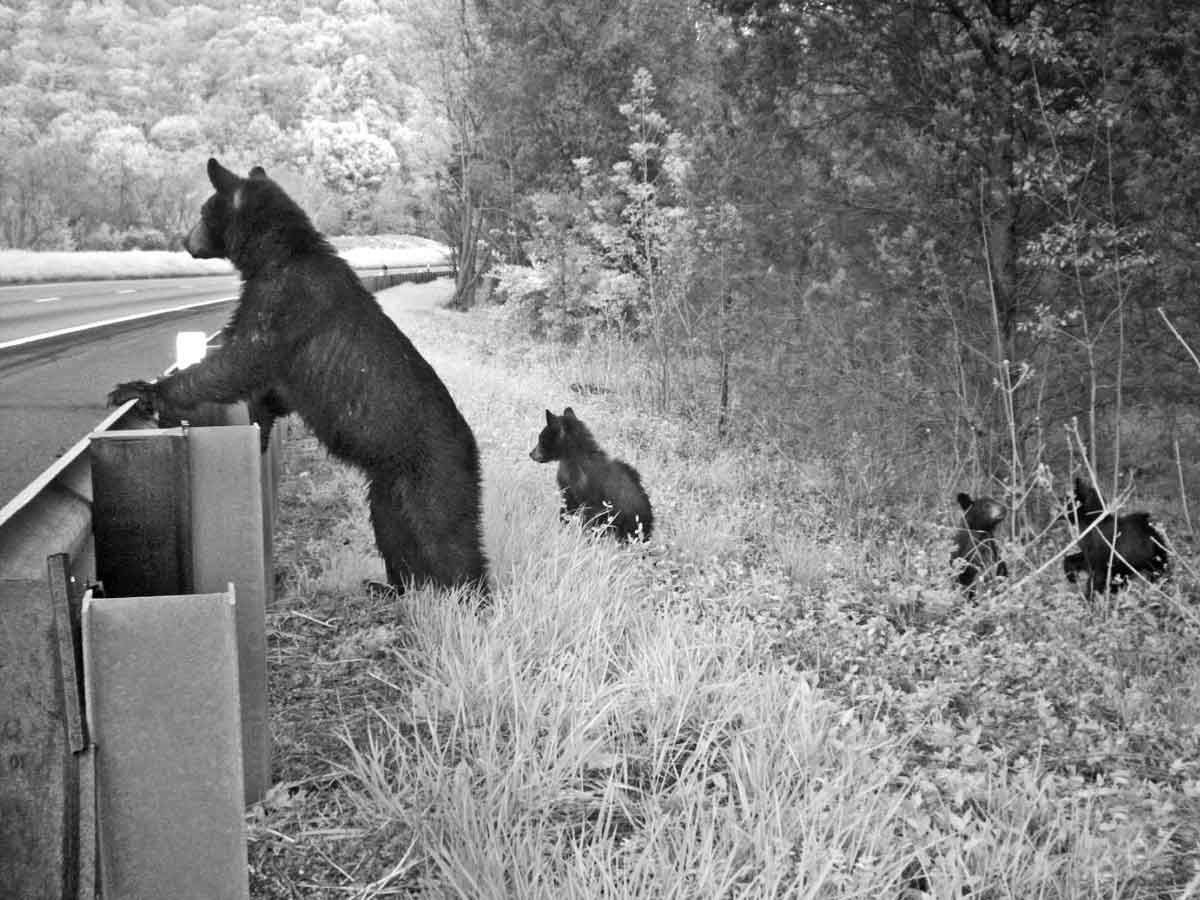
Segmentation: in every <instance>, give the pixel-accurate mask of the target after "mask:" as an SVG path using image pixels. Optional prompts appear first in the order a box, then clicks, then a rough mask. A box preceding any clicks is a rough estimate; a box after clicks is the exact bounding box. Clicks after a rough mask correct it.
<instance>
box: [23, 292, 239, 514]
mask: <svg viewBox="0 0 1200 900" xmlns="http://www.w3.org/2000/svg"><path fill="white" fill-rule="evenodd" d="M236 293H237V279H236V277H234V276H215V277H205V278H176V279H151V280H146V281H128V282H109V281H102V282H72V283H62V284H52V285H32V286H21V287H4V288H0V507H2V506H3V505H4V504H5V503H7V502H8V501H9V500H11V499H12V498H13V496H15V495H16V494H17V493H18V492H19V491H20V490H21V489H22V488H24V487H25V486H26V485H27V484H28V483H29V482H30V481H32V480H33V479H34V478H35V477H36V476H37V475H38V474H40V473H41V472H42V470H44V469H45V468H46V467H47V466H48V465H50V463H52V462H53V461H54V459H55V458H56V457H57V456H59V455H60V454H61V453H62V452H63V451H64V450H66V449H67V448H69V447H71V446H72V445H73V444H74V443H75V442H76V441H78V440H79V439H80V438H82V437H84V436H85V435H87V434H88V432H90V431H91V430H92V428H93V427H94V426H95V425H96V424H97V423H98V422H99V421H100V420H101V419H102V418H104V416H105V415H106V413H107V409H106V407H105V396H106V395H107V394H108V391H109V390H110V389H111V388H112V386H113V385H115V384H116V383H117V382H119V381H128V380H130V379H134V378H151V377H154V376H157V375H160V374H161V373H162V371H163V369H165V368H167V367H168V366H169V365H171V364H172V363H173V362H174V359H175V335H176V333H177V332H180V331H204V332H205V333H211V332H213V331H216V330H218V329H219V328H220V327H221V326H222V325H224V324H225V320H226V319H227V318H228V317H229V314H230V312H231V311H232V309H233V304H232V303H231V302H225V303H216V304H213V305H209V306H204V307H200V308H198V309H195V310H192V311H180V312H173V313H170V314H164V315H161V316H154V317H151V318H148V319H144V320H141V321H133V322H128V323H125V324H122V325H109V326H107V327H103V328H94V329H89V328H88V327H87V326H90V325H95V324H96V323H104V322H111V320H113V319H122V318H125V317H128V316H133V315H138V314H141V313H146V312H152V311H155V310H163V309H178V308H180V307H186V306H188V305H189V304H195V303H202V302H204V301H206V300H216V299H220V298H222V297H224V298H228V299H229V300H232V299H233V298H234V296H235V295H236ZM50 298H57V299H50ZM75 328H82V329H83V330H79V331H75V332H69V331H68V335H67V336H64V337H59V338H58V339H56V340H48V341H36V342H32V343H25V339H27V338H30V337H32V336H34V335H39V334H46V333H54V332H58V331H62V330H69V329H75Z"/></svg>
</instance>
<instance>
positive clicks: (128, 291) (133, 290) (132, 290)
mask: <svg viewBox="0 0 1200 900" xmlns="http://www.w3.org/2000/svg"><path fill="white" fill-rule="evenodd" d="M117 293H118V294H136V293H137V288H125V289H124V290H122V291H117Z"/></svg>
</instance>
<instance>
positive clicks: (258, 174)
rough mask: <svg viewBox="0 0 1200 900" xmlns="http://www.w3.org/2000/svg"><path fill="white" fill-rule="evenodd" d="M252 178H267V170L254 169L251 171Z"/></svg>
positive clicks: (261, 168) (256, 167) (259, 167)
mask: <svg viewBox="0 0 1200 900" xmlns="http://www.w3.org/2000/svg"><path fill="white" fill-rule="evenodd" d="M250 177H251V178H266V177H267V170H266V169H264V168H263V167H262V166H255V167H254V168H253V169H251V170H250Z"/></svg>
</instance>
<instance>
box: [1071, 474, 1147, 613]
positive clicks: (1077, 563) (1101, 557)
mask: <svg viewBox="0 0 1200 900" xmlns="http://www.w3.org/2000/svg"><path fill="white" fill-rule="evenodd" d="M1067 519H1068V520H1069V521H1070V523H1071V525H1072V526H1074V528H1075V529H1076V531H1080V532H1082V531H1086V530H1087V529H1088V527H1089V526H1091V525H1092V523H1093V522H1095V521H1096V520H1097V519H1099V520H1100V521H1099V524H1098V525H1096V527H1095V528H1093V529H1092V530H1091V531H1088V532H1087V534H1084V535H1083V536H1082V537H1081V538H1079V542H1078V546H1079V551H1078V552H1077V553H1072V554H1070V555H1068V556H1066V557H1064V558H1063V571H1064V572H1066V575H1067V580H1068V581H1070V582H1071V583H1072V584H1074V583H1075V581H1076V579H1077V578H1078V577H1079V573H1081V572H1086V573H1087V579H1088V580H1087V595H1088V597H1089V598H1090V597H1091V596H1092V594H1093V593H1094V592H1095V591H1116V590H1119V589H1120V588H1122V587H1124V586H1125V585H1126V584H1128V583H1129V582H1130V581H1131V580H1133V579H1136V578H1138V577H1139V576H1140V577H1141V578H1145V579H1146V580H1147V581H1150V582H1155V581H1158V580H1159V579H1160V578H1161V577H1162V576H1163V575H1164V574H1166V571H1167V567H1168V565H1169V562H1170V558H1169V555H1168V553H1167V541H1166V538H1164V537H1163V534H1162V532H1161V531H1159V530H1158V527H1157V526H1156V525H1155V524H1154V523H1153V522H1152V521H1151V520H1150V514H1149V513H1145V512H1132V513H1126V514H1125V515H1122V516H1113V515H1112V514H1111V513H1108V514H1105V512H1104V503H1103V501H1102V500H1101V499H1100V494H1099V493H1098V492H1097V491H1096V488H1095V487H1094V486H1093V485H1092V484H1091V483H1090V482H1089V481H1087V480H1086V479H1084V478H1076V479H1075V496H1074V497H1073V498H1072V500H1071V501H1070V503H1069V508H1068V510H1067Z"/></svg>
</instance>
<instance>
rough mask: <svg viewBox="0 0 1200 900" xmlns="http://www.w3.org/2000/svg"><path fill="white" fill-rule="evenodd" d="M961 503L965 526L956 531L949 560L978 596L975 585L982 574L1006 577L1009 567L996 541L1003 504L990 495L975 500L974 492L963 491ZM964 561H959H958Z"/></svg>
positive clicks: (971, 592)
mask: <svg viewBox="0 0 1200 900" xmlns="http://www.w3.org/2000/svg"><path fill="white" fill-rule="evenodd" d="M957 500H958V505H959V506H960V507H961V508H962V514H963V525H962V527H961V528H959V529H958V531H956V532H955V533H954V549H953V550H952V551H951V553H950V562H951V564H952V565H955V566H956V567H957V568H958V576H957V580H958V583H959V585H960V586H961V587H962V588H963V589H964V590H965V591H966V592H967V596H968V597H974V596H975V584H976V582H977V581H978V580H979V579H980V578H981V577H983V576H986V575H996V576H999V577H1002V578H1003V577H1007V575H1008V566H1007V565H1006V564H1005V562H1004V560H1003V559H1001V558H1000V542H999V541H997V540H996V526H997V525H999V524H1000V522H1001V521H1003V519H1004V513H1005V509H1004V504H1002V503H999V502H998V501H996V500H993V499H992V498H991V497H980V498H979V499H978V500H972V499H971V495H970V494H967V493H960V494H959V495H958V497H957ZM960 559H961V560H962V562H961V563H960V562H957V561H958V560H960Z"/></svg>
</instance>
